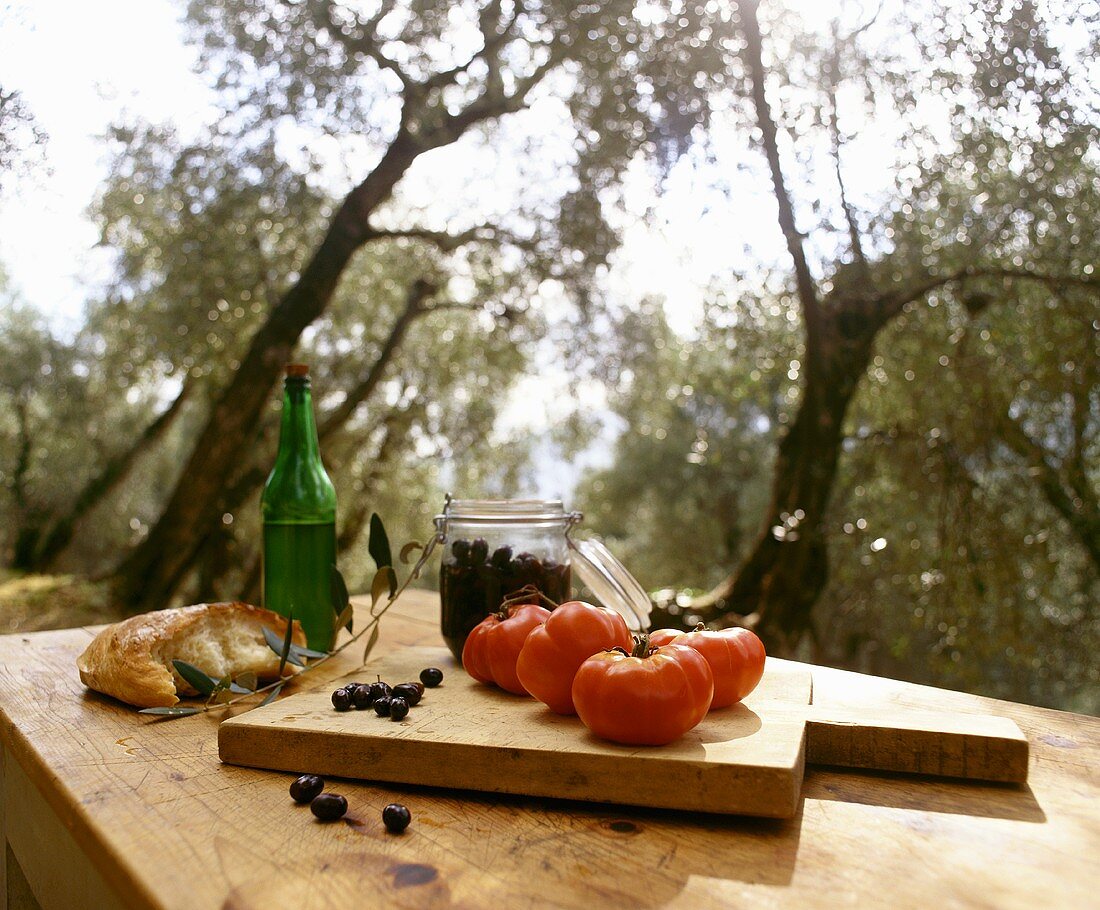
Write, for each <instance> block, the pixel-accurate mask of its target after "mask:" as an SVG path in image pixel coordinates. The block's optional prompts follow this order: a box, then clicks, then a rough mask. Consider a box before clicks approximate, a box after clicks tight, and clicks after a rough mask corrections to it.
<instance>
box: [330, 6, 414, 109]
mask: <svg viewBox="0 0 1100 910" xmlns="http://www.w3.org/2000/svg"><path fill="white" fill-rule="evenodd" d="M311 6H313V7H314V10H315V13H323V14H324V21H321V22H316V24H318V25H320V26H323V27H324V28H326V29H327V30H328V31H329V34H331V35H332V36H333V38H334V39H336V40H337V41H339V42H340V44H342V45H343V46H344V49H345V50H346V51H348V52H350V53H359V54H363V55H364V56H365V57H369V58H370V59H371V60H373V61H374V62H375V63H376V64H378V67H379V68H380V69H383V70H389V71H390V72H391V73H393V74H394V75H395V76H397V78H398V79H399V80H400V81H401V85H402V86H403V87H404V88H406V89H409V88H412V87H413V86H415V85H416V84H417V83H416V80H414V79H413V78H412V77H411V76H410V75H409V74H408V73H406V72H405V71H404V70H403V69H402V68H401V67H400V65H398V63H397V61H396V60H394V59H392V58H391V57H387V56H386V54H385V53H384V52H383V51H382V45H381V42H380V41H379V40H378V25H379V23H381V21H382V20H383V19H385V18H386V16H387V15H388V14H389V13H390V12H391V11H392V10H393V6H392V4H390V3H387V2H383V3H381V4H380V5H379V7H378V12H376V13H375V14H374V15H373V16H371V17H370V18H369V19H367V20H366V21H365V22H361V21H359V18H358V16H356V17H355V23H354V31H352V32H348V31H347V30H346V29H347V25H350V24H351V23H343V22H340V21H339V20H338V19H337V18H336V6H335V4H333V3H331V2H329V0H323V2H321V3H320V4H311ZM341 9H343V7H341ZM315 21H316V20H315Z"/></svg>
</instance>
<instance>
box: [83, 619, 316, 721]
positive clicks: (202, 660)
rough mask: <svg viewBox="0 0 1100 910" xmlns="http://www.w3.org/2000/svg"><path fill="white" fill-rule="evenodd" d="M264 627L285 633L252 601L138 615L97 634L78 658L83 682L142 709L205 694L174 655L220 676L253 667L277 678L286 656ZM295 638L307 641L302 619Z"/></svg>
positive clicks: (283, 622)
mask: <svg viewBox="0 0 1100 910" xmlns="http://www.w3.org/2000/svg"><path fill="white" fill-rule="evenodd" d="M264 626H267V627H268V628H269V629H271V630H272V631H274V632H275V633H276V634H278V635H279V637H280V638H282V637H283V636H284V635H285V634H286V620H285V619H284V618H283V617H282V616H279V615H278V614H277V613H272V612H271V611H270V610H265V609H263V608H261V607H254V606H252V605H250V604H246V603H216V604H198V605H197V606H193V607H180V608H179V609H174V610H159V611H155V612H153V613H144V614H142V615H140V616H132V617H130V618H129V619H125V620H123V621H122V622H119V623H115V624H114V625H112V626H108V627H107V628H106V629H104V630H103V631H102V632H100V633H99V634H98V635H97V636H96V637H95V638H94V639H93V640H92V643H91V644H90V645H88V647H87V648H86V649H85V651H84V653H83V654H81V655H80V658H79V659H78V660H77V667H78V668H79V670H80V681H81V682H83V683H84V685H86V686H88V688H90V689H95V690H96V691H97V692H102V693H104V694H105V695H111V696H113V697H115V698H117V699H119V700H120V701H124V702H127V703H128V704H131V705H136V706H137V707H139V708H156V707H171V706H172V705H174V704H176V702H178V701H179V697H178V696H179V695H197V694H198V693H197V692H196V691H195V690H194V689H193V688H192V687H191V686H190V685H188V683H187V682H186V681H185V680H184V679H183V678H182V677H181V676H180V675H179V674H178V673H177V672H176V671H175V669H174V668H173V666H172V661H173V660H184V661H187V663H189V664H194V665H195V666H196V667H198V668H199V669H200V670H202V671H203V672H204V673H206V674H207V675H208V676H212V677H214V679H222V678H223V677H225V676H226V675H229V676H231V677H233V678H236V677H237V676H238V675H240V674H241V673H246V672H248V671H252V672H253V673H255V674H256V676H257V677H259V678H260V679H275V678H276V677H277V676H278V675H279V655H277V654H276V653H275V652H273V651H272V650H271V648H270V647H268V644H267V641H266V640H265V638H264V633H263V627H264ZM292 640H293V641H294V642H295V643H296V644H299V645H303V646H304V645H305V643H306V639H305V635H304V634H303V632H302V629H301V626H300V625H299V624H298V623H297V622H295V623H294V632H293V637H292ZM294 672H296V669H295V667H294V666H293V665H292V664H289V663H288V664H287V665H286V667H285V668H284V669H283V675H284V676H289V675H291V674H292V673H294Z"/></svg>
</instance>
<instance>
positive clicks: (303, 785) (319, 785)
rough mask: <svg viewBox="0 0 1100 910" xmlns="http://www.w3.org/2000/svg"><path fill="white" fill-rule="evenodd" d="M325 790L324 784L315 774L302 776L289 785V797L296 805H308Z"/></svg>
mask: <svg viewBox="0 0 1100 910" xmlns="http://www.w3.org/2000/svg"><path fill="white" fill-rule="evenodd" d="M324 789H325V782H324V781H323V780H321V778H319V777H318V776H317V775H316V774H303V775H302V776H301V777H299V778H298V779H297V780H296V781H294V783H292V784H291V785H290V795H291V796H292V797H293V798H294V802H296V803H309V802H313V800H315V799H316V798H317V794H318V793H320V792H321V791H322V790H324Z"/></svg>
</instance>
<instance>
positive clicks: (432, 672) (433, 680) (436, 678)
mask: <svg viewBox="0 0 1100 910" xmlns="http://www.w3.org/2000/svg"><path fill="white" fill-rule="evenodd" d="M420 681H421V682H422V683H424V685H426V686H427V687H428V688H429V689H434V688H435V687H436V686H438V685H439V684H440V683H441V682H443V671H442V670H440V669H439V668H438V667H428V668H427V669H426V670H421V671H420Z"/></svg>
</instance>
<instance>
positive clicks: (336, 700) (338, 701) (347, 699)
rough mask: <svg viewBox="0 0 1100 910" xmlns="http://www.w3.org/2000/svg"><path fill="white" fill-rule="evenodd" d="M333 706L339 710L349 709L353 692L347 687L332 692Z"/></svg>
mask: <svg viewBox="0 0 1100 910" xmlns="http://www.w3.org/2000/svg"><path fill="white" fill-rule="evenodd" d="M332 707H334V708H335V709H336V710H337V711H347V710H348V709H349V708H350V707H351V693H350V692H348V690H347V689H337V690H336V691H335V692H333V693H332Z"/></svg>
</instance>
